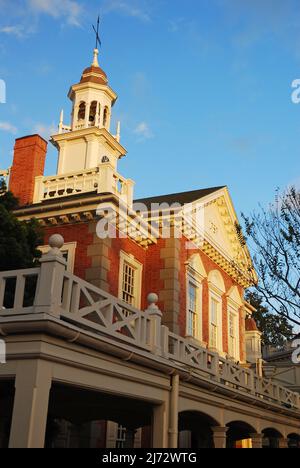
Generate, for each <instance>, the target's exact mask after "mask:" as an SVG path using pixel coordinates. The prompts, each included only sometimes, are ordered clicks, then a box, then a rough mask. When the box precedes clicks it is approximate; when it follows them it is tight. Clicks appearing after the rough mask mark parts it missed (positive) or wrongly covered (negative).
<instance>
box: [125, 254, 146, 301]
mask: <svg viewBox="0 0 300 468" xmlns="http://www.w3.org/2000/svg"><path fill="white" fill-rule="evenodd" d="M142 270H143V266H142V264H141V263H140V262H138V261H137V260H136V259H135V258H134V257H133V255H128V254H127V253H125V252H121V253H120V275H119V298H120V299H122V301H124V302H126V304H129V305H131V306H133V307H136V308H138V309H139V308H140V307H141V287H142Z"/></svg>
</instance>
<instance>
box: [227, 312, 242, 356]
mask: <svg viewBox="0 0 300 468" xmlns="http://www.w3.org/2000/svg"><path fill="white" fill-rule="evenodd" d="M228 354H229V356H230V357H231V358H234V359H236V360H237V361H239V359H240V352H239V313H238V310H236V309H234V308H233V307H229V309H228Z"/></svg>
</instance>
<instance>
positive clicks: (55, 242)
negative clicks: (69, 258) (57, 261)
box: [47, 234, 65, 257]
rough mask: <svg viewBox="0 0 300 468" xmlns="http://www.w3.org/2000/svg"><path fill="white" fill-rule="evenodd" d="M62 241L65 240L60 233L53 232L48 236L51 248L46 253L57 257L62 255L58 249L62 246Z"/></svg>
mask: <svg viewBox="0 0 300 468" xmlns="http://www.w3.org/2000/svg"><path fill="white" fill-rule="evenodd" d="M64 243H65V240H64V238H63V236H61V235H60V234H53V235H52V236H51V237H50V238H49V246H50V247H51V250H49V252H48V254H47V255H56V256H58V257H62V253H61V251H60V249H61V248H62V247H63V245H64Z"/></svg>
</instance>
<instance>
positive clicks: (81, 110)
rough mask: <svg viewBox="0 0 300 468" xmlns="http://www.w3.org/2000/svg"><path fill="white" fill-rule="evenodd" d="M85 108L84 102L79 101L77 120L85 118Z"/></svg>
mask: <svg viewBox="0 0 300 468" xmlns="http://www.w3.org/2000/svg"><path fill="white" fill-rule="evenodd" d="M85 108H86V104H85V102H81V103H80V104H79V110H78V120H84V119H85Z"/></svg>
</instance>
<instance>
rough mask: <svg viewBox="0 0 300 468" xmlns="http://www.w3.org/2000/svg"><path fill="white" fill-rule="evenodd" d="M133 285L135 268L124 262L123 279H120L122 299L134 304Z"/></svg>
mask: <svg viewBox="0 0 300 468" xmlns="http://www.w3.org/2000/svg"><path fill="white" fill-rule="evenodd" d="M134 287H135V269H134V268H133V267H132V266H131V265H129V264H128V263H127V262H124V265H123V281H122V300H123V301H124V302H126V304H129V305H134V299H135V295H134Z"/></svg>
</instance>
